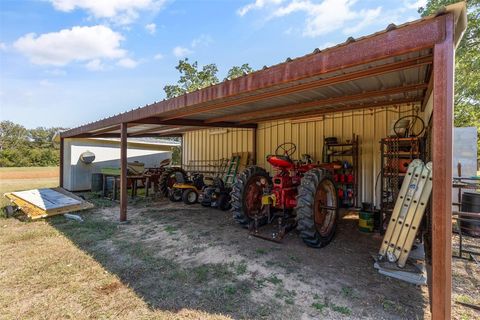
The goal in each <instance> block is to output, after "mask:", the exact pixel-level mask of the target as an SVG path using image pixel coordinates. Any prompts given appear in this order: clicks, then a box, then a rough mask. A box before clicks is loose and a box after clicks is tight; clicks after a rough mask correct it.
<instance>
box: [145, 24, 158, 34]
mask: <svg viewBox="0 0 480 320" xmlns="http://www.w3.org/2000/svg"><path fill="white" fill-rule="evenodd" d="M145 30H147V32H148V33H150V34H155V32H156V31H157V25H156V24H155V23H149V24H147V25H145Z"/></svg>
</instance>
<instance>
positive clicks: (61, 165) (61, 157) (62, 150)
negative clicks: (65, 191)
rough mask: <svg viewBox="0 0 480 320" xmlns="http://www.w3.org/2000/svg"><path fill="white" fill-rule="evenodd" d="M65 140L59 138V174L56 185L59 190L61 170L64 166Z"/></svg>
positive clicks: (61, 179)
mask: <svg viewBox="0 0 480 320" xmlns="http://www.w3.org/2000/svg"><path fill="white" fill-rule="evenodd" d="M64 140H65V139H64V138H60V168H59V169H60V172H59V181H58V182H59V183H58V185H59V186H60V188H63V174H64V169H63V164H64V159H63V158H64V157H65V155H64V149H65V146H64V144H65V141H64Z"/></svg>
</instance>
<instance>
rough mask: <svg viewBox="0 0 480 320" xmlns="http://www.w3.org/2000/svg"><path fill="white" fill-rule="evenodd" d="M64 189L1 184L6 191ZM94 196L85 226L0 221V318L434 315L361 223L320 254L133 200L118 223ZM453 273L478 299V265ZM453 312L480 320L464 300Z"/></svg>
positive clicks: (114, 210) (218, 216) (219, 218)
mask: <svg viewBox="0 0 480 320" xmlns="http://www.w3.org/2000/svg"><path fill="white" fill-rule="evenodd" d="M42 170H43V169H42ZM5 171H10V172H14V170H11V169H10V170H0V172H5ZM19 171H23V172H30V171H31V172H34V171H35V170H34V169H32V168H28V169H21V170H19ZM39 171H40V170H39ZM17 177H18V175H17ZM49 179H50V180H49ZM56 184H57V180H56V178H45V179H42V180H40V179H16V180H7V181H5V179H2V185H1V188H2V189H1V192H5V191H13V189H18V190H20V189H29V188H38V187H49V186H54V185H56ZM90 196H91V197H92V198H91V199H90V201H92V202H94V203H95V204H96V206H97V208H96V209H92V210H90V211H85V212H82V213H80V214H81V216H82V217H83V218H84V220H85V221H84V222H83V223H79V222H76V221H70V220H66V219H65V218H64V217H62V216H56V217H52V218H50V219H48V220H45V221H37V222H21V221H20V220H17V219H0V310H2V312H1V313H0V319H69V318H74V319H92V318H95V319H96V318H102V319H207V320H210V319H225V318H229V317H233V318H248V319H252V318H255V319H258V318H265V319H297V318H314V319H318V318H326V319H346V318H351V319H358V318H365V319H429V318H430V314H429V311H428V306H427V303H428V295H427V290H426V288H425V287H424V288H416V287H413V286H410V285H407V284H405V283H402V282H400V281H397V280H393V279H389V278H385V277H383V276H381V275H379V274H378V273H376V272H375V270H373V267H372V261H371V258H370V253H371V252H372V251H374V250H376V248H377V247H378V242H379V241H381V239H380V238H379V239H376V238H375V237H374V236H368V235H365V234H360V233H358V232H357V230H356V225H355V221H345V222H344V225H343V226H342V228H341V229H340V230H339V232H338V234H337V237H336V239H335V240H334V242H333V243H332V244H330V245H329V246H328V247H326V248H324V249H322V250H312V249H309V248H307V247H305V246H304V245H303V244H302V243H301V241H300V240H299V239H298V237H296V236H295V235H294V234H290V235H289V236H288V237H287V238H286V239H285V241H284V242H285V243H284V244H283V245H277V244H273V243H270V242H265V241H263V240H260V239H257V238H251V237H248V236H247V235H246V231H245V230H243V229H241V228H239V227H238V226H236V225H235V224H234V223H233V222H232V221H231V218H230V217H229V216H228V215H227V214H225V213H222V212H220V211H216V210H206V209H205V208H202V207H200V206H184V205H181V204H173V203H170V202H163V201H160V202H152V201H150V200H147V201H146V200H142V199H138V200H136V201H132V202H131V203H130V208H129V220H130V223H129V224H119V223H118V222H117V221H118V207H117V206H116V205H115V204H112V203H111V202H110V201H107V200H105V199H103V198H96V197H93V195H90ZM453 277H454V285H453V291H454V294H453V299H454V300H455V299H458V300H462V301H466V302H473V303H479V302H480V301H478V296H480V292H479V288H480V285H479V284H480V274H479V271H478V267H476V266H475V264H472V262H468V261H465V260H454V264H453ZM476 299H477V300H476ZM452 313H453V316H454V319H475V318H476V317H478V313H476V312H475V311H472V310H469V309H467V308H464V307H461V306H459V305H457V304H453V312H452Z"/></svg>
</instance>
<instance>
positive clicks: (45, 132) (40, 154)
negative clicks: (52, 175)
mask: <svg viewBox="0 0 480 320" xmlns="http://www.w3.org/2000/svg"><path fill="white" fill-rule="evenodd" d="M60 130H63V129H62V128H44V127H38V128H35V129H27V128H25V127H24V126H22V125H20V124H16V123H13V122H11V121H2V122H0V167H47V166H58V165H59V163H60V153H59V147H58V146H56V145H54V143H53V142H52V139H53V136H54V135H55V133H56V132H58V131H60Z"/></svg>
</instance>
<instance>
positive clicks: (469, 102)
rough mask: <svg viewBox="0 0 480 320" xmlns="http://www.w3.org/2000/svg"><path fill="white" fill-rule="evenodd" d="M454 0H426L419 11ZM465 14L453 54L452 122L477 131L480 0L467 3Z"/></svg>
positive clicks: (479, 115) (435, 8)
mask: <svg viewBox="0 0 480 320" xmlns="http://www.w3.org/2000/svg"><path fill="white" fill-rule="evenodd" d="M455 2H458V0H428V1H427V4H426V5H425V7H421V8H419V9H418V12H419V13H420V14H421V15H422V16H423V17H424V16H428V15H431V14H434V13H435V12H437V11H438V10H439V9H440V8H441V7H442V6H446V5H449V4H452V3H455ZM467 15H468V26H467V30H466V32H465V34H464V36H463V38H462V40H461V41H460V44H459V46H458V48H457V51H456V55H455V109H454V122H455V126H456V127H469V126H474V127H477V129H478V130H480V0H469V1H468V2H467ZM479 137H480V136H479ZM479 140H480V139H479Z"/></svg>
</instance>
